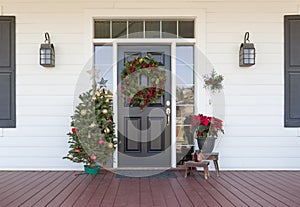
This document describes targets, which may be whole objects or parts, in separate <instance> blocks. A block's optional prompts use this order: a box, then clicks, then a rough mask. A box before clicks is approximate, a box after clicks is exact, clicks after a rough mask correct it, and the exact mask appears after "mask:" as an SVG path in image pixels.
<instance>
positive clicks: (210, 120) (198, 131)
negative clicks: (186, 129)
mask: <svg viewBox="0 0 300 207" xmlns="http://www.w3.org/2000/svg"><path fill="white" fill-rule="evenodd" d="M190 128H191V130H192V132H193V133H195V135H196V138H197V139H201V138H207V137H218V133H219V132H222V133H223V134H224V129H223V121H222V120H221V119H218V118H216V117H213V116H205V115H203V114H198V115H194V116H193V119H192V121H191V125H190Z"/></svg>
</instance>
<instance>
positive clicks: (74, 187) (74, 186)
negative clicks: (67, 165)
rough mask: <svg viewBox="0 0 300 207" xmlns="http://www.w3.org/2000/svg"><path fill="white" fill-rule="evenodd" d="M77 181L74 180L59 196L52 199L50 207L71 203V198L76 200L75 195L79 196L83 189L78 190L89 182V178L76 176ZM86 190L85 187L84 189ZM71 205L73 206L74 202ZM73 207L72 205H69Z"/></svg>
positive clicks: (83, 175) (84, 175)
mask: <svg viewBox="0 0 300 207" xmlns="http://www.w3.org/2000/svg"><path fill="white" fill-rule="evenodd" d="M75 177H76V179H74V180H72V182H71V183H69V185H68V186H66V187H65V188H64V189H63V190H62V191H61V192H60V193H59V194H58V195H57V196H55V197H54V198H53V199H51V202H50V203H48V205H47V206H48V207H56V206H61V205H62V204H63V202H69V201H70V200H69V198H70V197H71V198H74V197H75V196H74V194H76V195H78V194H77V193H78V191H79V192H80V191H82V190H83V189H82V188H78V186H84V184H85V183H84V184H82V183H83V182H84V181H86V180H89V176H88V175H86V174H81V175H75ZM83 188H84V187H83ZM71 203H72V204H73V202H72V200H71ZM69 206H71V205H69Z"/></svg>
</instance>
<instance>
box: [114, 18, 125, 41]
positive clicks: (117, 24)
mask: <svg viewBox="0 0 300 207" xmlns="http://www.w3.org/2000/svg"><path fill="white" fill-rule="evenodd" d="M120 37H121V38H126V37H127V21H125V20H116V21H112V38H120Z"/></svg>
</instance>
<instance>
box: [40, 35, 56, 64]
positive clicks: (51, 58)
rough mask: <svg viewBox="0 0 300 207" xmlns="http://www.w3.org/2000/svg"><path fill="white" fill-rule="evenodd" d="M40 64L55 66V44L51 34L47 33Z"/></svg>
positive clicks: (42, 45)
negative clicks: (51, 39)
mask: <svg viewBox="0 0 300 207" xmlns="http://www.w3.org/2000/svg"><path fill="white" fill-rule="evenodd" d="M40 65H42V66H44V67H54V66H55V51H54V45H53V44H52V43H51V42H50V35H49V33H48V32H46V33H45V43H44V44H41V47H40Z"/></svg>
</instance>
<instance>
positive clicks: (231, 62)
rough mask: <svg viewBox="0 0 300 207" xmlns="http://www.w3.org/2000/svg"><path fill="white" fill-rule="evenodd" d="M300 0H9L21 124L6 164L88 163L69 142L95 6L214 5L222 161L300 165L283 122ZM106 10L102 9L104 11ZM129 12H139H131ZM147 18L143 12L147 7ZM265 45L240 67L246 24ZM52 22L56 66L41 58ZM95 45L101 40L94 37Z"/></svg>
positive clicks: (11, 133) (211, 48)
mask: <svg viewBox="0 0 300 207" xmlns="http://www.w3.org/2000/svg"><path fill="white" fill-rule="evenodd" d="M298 4H299V5H300V2H299V1H296V0H290V1H287V0H281V1H275V0H274V1H272V0H267V1H263V2H262V1H260V0H256V1H246V0H232V1H227V0H219V1H214V2H209V1H204V0H196V1H190V0H185V1H182V0H175V1H168V0H152V1H134V0H131V1H125V0H118V1H108V0H107V1H96V0H90V1H84V0H51V1H50V0H45V1H40V0H1V2H0V7H1V8H2V9H1V10H2V14H3V15H15V16H16V22H17V25H16V33H17V34H16V43H17V48H16V49H17V50H16V53H17V55H16V63H17V68H16V71H17V128H16V129H3V130H1V129H0V170H3V169H18V170H22V169H24V170H26V169H37V170H44V169H51V170H65V169H67V170H71V169H81V168H82V167H81V165H77V164H74V163H71V162H69V161H67V160H63V159H62V157H63V156H64V155H66V153H67V151H68V143H67V141H68V136H67V135H66V134H67V133H68V131H69V130H70V116H71V115H72V113H73V100H74V89H75V85H76V82H77V80H78V77H79V74H80V72H81V70H82V69H83V67H84V65H85V64H86V62H87V60H86V59H85V58H84V57H85V55H84V49H83V48H86V45H84V44H85V40H84V39H85V36H84V34H85V31H84V28H85V27H86V24H88V23H87V22H84V21H85V18H84V12H85V10H86V9H105V8H107V9H123V10H122V11H123V13H124V14H126V9H129V8H130V9H133V8H136V9H142V8H147V9H153V12H154V14H155V10H156V9H163V8H165V10H166V15H167V14H168V13H167V12H168V10H170V9H192V8H199V9H205V12H206V13H205V15H206V34H205V35H206V36H205V39H206V42H205V44H204V45H205V47H206V56H207V57H208V59H209V60H210V62H211V63H212V65H213V67H214V68H215V69H216V70H217V71H218V72H219V73H222V74H223V75H224V76H225V88H224V94H225V132H226V133H225V135H224V136H222V137H221V139H219V140H218V141H217V150H218V151H219V152H220V166H221V169H249V170H250V169H300V150H299V148H300V137H299V131H298V129H295V128H284V127H283V119H284V118H283V115H284V85H283V83H284V77H283V75H284V65H283V64H284V58H283V57H284V56H283V16H284V15H285V14H297V13H298V7H299V5H298ZM99 15H101V14H99ZM127 15H130V14H127ZM141 18H142V17H141ZM246 31H249V32H250V40H251V42H253V43H254V44H255V47H256V50H257V59H256V60H257V62H256V65H255V66H253V67H251V68H248V69H243V68H239V67H238V50H239V46H240V43H241V42H243V38H244V33H245V32H246ZM45 32H49V33H50V35H51V40H52V42H53V43H54V44H55V50H56V67H55V68H54V69H47V68H43V67H41V66H39V55H38V52H39V47H40V44H41V43H42V42H43V41H44V36H43V35H44V33H45ZM91 45H92V44H91Z"/></svg>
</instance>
